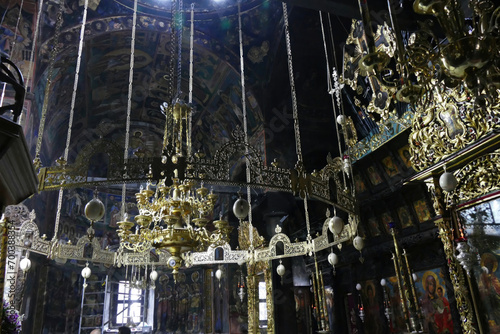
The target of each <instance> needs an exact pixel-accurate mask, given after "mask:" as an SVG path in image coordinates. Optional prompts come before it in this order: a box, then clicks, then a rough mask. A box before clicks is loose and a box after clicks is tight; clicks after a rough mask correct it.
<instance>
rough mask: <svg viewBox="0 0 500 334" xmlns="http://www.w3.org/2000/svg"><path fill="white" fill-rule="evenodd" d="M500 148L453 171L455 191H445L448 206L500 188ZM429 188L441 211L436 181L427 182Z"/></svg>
mask: <svg viewBox="0 0 500 334" xmlns="http://www.w3.org/2000/svg"><path fill="white" fill-rule="evenodd" d="M498 166H500V149H499V150H496V151H495V152H491V153H487V154H484V155H482V156H479V157H478V158H476V159H474V160H472V161H470V162H469V163H468V164H467V165H465V166H463V167H462V168H460V169H458V170H456V171H455V172H453V174H454V175H455V178H456V179H457V186H456V188H455V190H454V191H452V192H447V193H444V194H443V196H444V198H445V201H444V203H445V204H446V207H451V206H452V205H456V204H459V203H464V202H469V201H472V200H474V199H476V198H479V197H481V196H484V195H487V194H489V193H491V192H493V191H496V190H499V189H500V170H499V168H498ZM427 188H428V190H429V192H430V193H431V194H432V195H433V206H434V209H435V210H436V212H441V211H440V210H442V209H443V208H441V207H440V205H441V204H440V203H439V201H438V197H437V196H436V189H435V185H434V183H433V182H432V180H431V181H429V182H427Z"/></svg>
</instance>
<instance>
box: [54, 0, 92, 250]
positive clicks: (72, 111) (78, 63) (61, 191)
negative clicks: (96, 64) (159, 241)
mask: <svg viewBox="0 0 500 334" xmlns="http://www.w3.org/2000/svg"><path fill="white" fill-rule="evenodd" d="M87 9H88V0H85V4H84V6H83V17H82V26H81V28H80V40H79V42H78V56H77V58H76V67H75V80H74V82H73V93H72V94H71V107H70V110H69V120H68V133H67V135H66V147H65V149H64V158H63V159H64V160H63V161H62V164H64V166H65V165H66V164H67V162H68V156H69V145H70V144H71V128H72V127H73V118H74V115H75V103H76V90H77V88H78V79H79V77H80V67H81V63H82V52H83V39H84V36H85V24H86V23H87ZM63 182H64V181H63ZM63 194H64V188H63V187H61V188H59V197H58V199H57V213H56V223H55V226H54V236H53V237H52V241H56V240H57V232H58V231H59V221H60V219H61V208H62V199H63Z"/></svg>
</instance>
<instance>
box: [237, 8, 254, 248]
mask: <svg viewBox="0 0 500 334" xmlns="http://www.w3.org/2000/svg"><path fill="white" fill-rule="evenodd" d="M241 27H242V24H241V0H238V37H239V42H240V77H241V109H242V113H243V131H244V133H245V159H246V181H247V183H248V184H250V183H251V182H252V179H251V175H250V161H249V160H248V122H247V104H246V90H245V59H244V57H243V55H244V54H243V32H242V28H241ZM251 190H252V189H251V188H250V186H247V201H248V205H249V207H250V209H249V210H248V222H249V223H250V243H251V244H252V243H253V229H252V192H251Z"/></svg>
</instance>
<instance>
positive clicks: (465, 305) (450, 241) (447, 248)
mask: <svg viewBox="0 0 500 334" xmlns="http://www.w3.org/2000/svg"><path fill="white" fill-rule="evenodd" d="M433 181H434V193H433V195H434V201H435V207H436V208H437V209H438V211H437V212H439V213H440V214H441V216H442V218H441V219H438V220H436V221H435V224H436V226H437V227H438V228H439V237H440V239H441V241H442V243H443V248H444V252H445V255H446V259H447V261H448V270H449V272H450V279H451V283H452V284H453V290H454V292H455V299H456V301H457V308H458V311H459V313H460V318H461V320H462V321H461V325H462V330H463V332H464V333H466V334H472V333H476V330H475V328H474V325H473V324H474V322H475V318H474V315H473V309H472V305H471V302H470V300H469V292H468V291H467V282H466V281H465V278H464V275H463V270H462V267H461V266H460V263H459V262H458V260H457V258H456V257H455V252H456V249H455V244H454V240H455V236H454V235H453V222H452V215H451V212H450V211H449V210H448V209H447V208H446V204H445V202H444V195H443V191H442V190H441V188H440V187H439V184H438V183H439V182H438V179H437V177H435V178H434V179H433Z"/></svg>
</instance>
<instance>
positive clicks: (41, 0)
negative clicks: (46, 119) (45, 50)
mask: <svg viewBox="0 0 500 334" xmlns="http://www.w3.org/2000/svg"><path fill="white" fill-rule="evenodd" d="M42 7H43V0H40V2H39V3H38V15H37V17H36V23H35V31H34V33H33V43H32V45H31V54H30V65H29V67H28V75H27V76H26V82H25V84H26V87H28V84H29V82H30V79H31V73H32V71H33V67H34V65H35V63H34V57H35V45H36V40H37V37H38V29H40V17H41V16H42ZM30 88H31V87H30Z"/></svg>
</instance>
